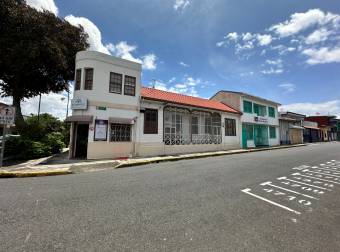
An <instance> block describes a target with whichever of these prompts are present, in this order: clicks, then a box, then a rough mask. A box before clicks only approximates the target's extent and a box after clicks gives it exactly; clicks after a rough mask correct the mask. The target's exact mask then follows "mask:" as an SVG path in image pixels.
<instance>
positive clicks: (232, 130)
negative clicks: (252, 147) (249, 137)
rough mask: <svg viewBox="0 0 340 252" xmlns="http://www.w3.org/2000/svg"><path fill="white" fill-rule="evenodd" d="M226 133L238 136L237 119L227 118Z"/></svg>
mask: <svg viewBox="0 0 340 252" xmlns="http://www.w3.org/2000/svg"><path fill="white" fill-rule="evenodd" d="M225 135H226V136H236V120H235V119H229V118H225Z"/></svg>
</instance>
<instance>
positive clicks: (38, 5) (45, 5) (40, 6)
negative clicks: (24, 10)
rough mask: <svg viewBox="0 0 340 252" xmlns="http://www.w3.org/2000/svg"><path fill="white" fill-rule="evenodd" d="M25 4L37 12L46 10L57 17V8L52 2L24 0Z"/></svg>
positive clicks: (48, 0) (49, 0)
mask: <svg viewBox="0 0 340 252" xmlns="http://www.w3.org/2000/svg"><path fill="white" fill-rule="evenodd" d="M26 3H27V4H28V5H29V6H31V7H33V8H35V9H37V10H38V11H43V10H47V11H50V12H52V13H53V14H54V15H56V16H57V15H58V8H57V6H56V5H55V3H54V0H26Z"/></svg>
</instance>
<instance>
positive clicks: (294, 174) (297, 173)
mask: <svg viewBox="0 0 340 252" xmlns="http://www.w3.org/2000/svg"><path fill="white" fill-rule="evenodd" d="M291 175H293V176H297V175H299V176H303V177H307V178H313V179H315V180H321V181H326V182H330V183H333V184H337V185H340V183H338V182H336V181H331V180H327V179H321V178H315V177H312V176H307V175H302V174H301V173H299V172H296V173H292V174H291Z"/></svg>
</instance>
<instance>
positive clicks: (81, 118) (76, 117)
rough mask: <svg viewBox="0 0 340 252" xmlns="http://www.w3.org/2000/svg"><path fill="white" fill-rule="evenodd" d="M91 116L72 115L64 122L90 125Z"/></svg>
mask: <svg viewBox="0 0 340 252" xmlns="http://www.w3.org/2000/svg"><path fill="white" fill-rule="evenodd" d="M92 121H93V116H90V115H72V116H69V117H67V118H66V119H65V122H87V123H91V122H92Z"/></svg>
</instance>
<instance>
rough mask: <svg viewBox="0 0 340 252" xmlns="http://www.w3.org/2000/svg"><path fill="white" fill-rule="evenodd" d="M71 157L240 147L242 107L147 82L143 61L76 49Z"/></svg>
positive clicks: (149, 153) (165, 153) (108, 156)
mask: <svg viewBox="0 0 340 252" xmlns="http://www.w3.org/2000/svg"><path fill="white" fill-rule="evenodd" d="M75 72H76V73H75V84H74V86H75V88H74V89H75V90H74V98H73V99H72V101H71V108H72V115H71V116H69V117H68V118H67V119H66V121H67V122H70V123H71V134H70V158H88V159H99V158H123V157H124V158H125V157H132V156H154V155H169V154H180V153H190V152H203V151H216V150H228V149H235V148H239V147H240V145H241V142H240V139H241V138H240V136H241V132H242V130H241V129H242V128H241V123H240V116H241V113H240V112H239V111H238V110H237V109H234V108H232V107H230V106H228V105H226V104H224V103H222V102H219V101H215V100H208V99H202V98H197V97H191V96H186V95H180V94H175V93H171V92H166V91H161V90H157V89H154V88H146V87H142V85H141V65H140V64H138V63H134V62H130V61H127V60H123V59H119V58H116V57H112V56H109V55H106V54H102V53H99V52H92V51H83V52H79V53H77V55H76V71H75Z"/></svg>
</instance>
